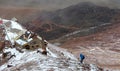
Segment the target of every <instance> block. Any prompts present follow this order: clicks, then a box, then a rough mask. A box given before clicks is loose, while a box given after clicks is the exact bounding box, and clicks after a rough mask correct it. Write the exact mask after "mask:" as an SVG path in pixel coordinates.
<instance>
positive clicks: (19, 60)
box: [0, 20, 102, 71]
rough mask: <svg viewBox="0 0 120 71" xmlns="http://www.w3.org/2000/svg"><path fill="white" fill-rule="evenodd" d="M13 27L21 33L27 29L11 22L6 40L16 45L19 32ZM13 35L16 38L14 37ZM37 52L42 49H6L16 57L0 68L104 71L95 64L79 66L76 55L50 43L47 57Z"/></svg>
mask: <svg viewBox="0 0 120 71" xmlns="http://www.w3.org/2000/svg"><path fill="white" fill-rule="evenodd" d="M5 21H6V20H4V22H5ZM13 26H14V28H15V29H14V30H16V29H17V30H19V32H21V31H24V30H26V29H23V27H22V26H20V25H19V24H18V23H17V22H14V21H11V24H10V26H9V27H8V28H6V31H7V32H6V34H7V35H6V40H9V41H12V42H13V44H14V41H15V38H16V37H17V36H19V35H18V34H19V32H13V31H11V28H12V30H13ZM6 27H7V26H6ZM18 27H19V28H18ZM20 28H21V29H20ZM9 33H10V34H9ZM11 34H12V35H11ZM13 35H16V36H15V37H13ZM37 50H41V48H39V49H35V50H26V49H22V51H23V53H21V52H19V51H18V50H16V48H9V47H6V48H5V49H4V52H10V53H11V55H15V56H14V57H11V58H10V59H9V60H7V61H6V62H4V63H3V64H2V65H1V66H0V71H102V69H100V68H98V67H97V66H95V65H93V64H90V65H89V64H79V60H78V59H77V58H76V57H75V56H74V55H72V54H71V53H69V52H68V51H67V50H65V49H62V48H59V47H57V46H54V45H52V44H50V43H49V44H48V46H47V52H48V53H47V56H46V55H43V54H41V53H38V52H37ZM0 58H1V60H0V62H1V61H3V60H4V59H3V58H2V53H0Z"/></svg>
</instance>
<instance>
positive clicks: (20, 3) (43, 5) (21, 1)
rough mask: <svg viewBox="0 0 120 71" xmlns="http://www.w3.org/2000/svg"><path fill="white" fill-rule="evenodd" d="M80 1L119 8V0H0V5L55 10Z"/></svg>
mask: <svg viewBox="0 0 120 71" xmlns="http://www.w3.org/2000/svg"><path fill="white" fill-rule="evenodd" d="M80 2H92V3H94V4H97V5H100V6H107V7H110V8H120V0H9V1H8V0H1V1H0V7H30V8H38V9H41V10H56V9H62V8H65V7H68V6H71V5H75V4H77V3H80Z"/></svg>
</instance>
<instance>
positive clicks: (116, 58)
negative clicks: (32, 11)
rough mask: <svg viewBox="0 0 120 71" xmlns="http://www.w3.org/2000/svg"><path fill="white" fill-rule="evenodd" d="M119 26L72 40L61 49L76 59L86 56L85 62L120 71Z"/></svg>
mask: <svg viewBox="0 0 120 71" xmlns="http://www.w3.org/2000/svg"><path fill="white" fill-rule="evenodd" d="M119 30H120V24H116V25H113V26H110V27H109V28H108V29H107V30H106V31H103V32H101V33H97V34H93V35H90V36H85V37H77V38H72V39H70V40H68V41H67V42H65V43H64V44H63V45H61V47H63V48H67V49H69V51H71V52H72V53H73V54H74V55H76V57H79V53H83V54H85V55H86V59H85V62H87V63H91V62H92V63H94V64H97V65H99V66H101V67H103V68H106V69H111V70H112V71H119V70H120V31H119Z"/></svg>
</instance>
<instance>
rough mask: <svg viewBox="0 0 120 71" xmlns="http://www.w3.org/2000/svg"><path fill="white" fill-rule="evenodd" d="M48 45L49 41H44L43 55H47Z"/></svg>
mask: <svg viewBox="0 0 120 71" xmlns="http://www.w3.org/2000/svg"><path fill="white" fill-rule="evenodd" d="M47 44H48V43H47V41H45V40H43V44H42V54H45V55H47V50H46V47H47Z"/></svg>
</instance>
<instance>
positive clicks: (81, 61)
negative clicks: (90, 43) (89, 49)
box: [80, 53, 85, 63]
mask: <svg viewBox="0 0 120 71" xmlns="http://www.w3.org/2000/svg"><path fill="white" fill-rule="evenodd" d="M84 59H85V56H84V55H83V54H82V53H80V63H83V60H84Z"/></svg>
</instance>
